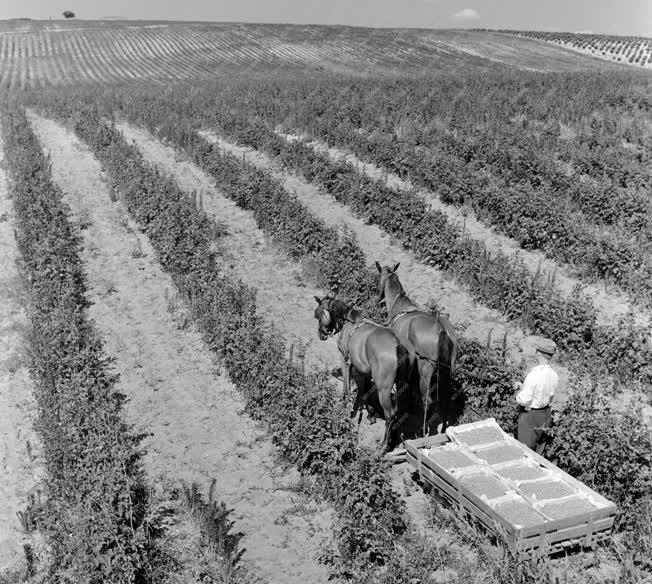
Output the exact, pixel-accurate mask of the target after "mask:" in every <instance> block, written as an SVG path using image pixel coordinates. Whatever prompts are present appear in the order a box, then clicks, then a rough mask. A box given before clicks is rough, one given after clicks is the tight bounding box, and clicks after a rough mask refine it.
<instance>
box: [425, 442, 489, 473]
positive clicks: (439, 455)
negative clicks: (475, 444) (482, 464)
mask: <svg viewBox="0 0 652 584" xmlns="http://www.w3.org/2000/svg"><path fill="white" fill-rule="evenodd" d="M428 458H430V459H431V460H434V461H435V462H436V463H437V464H439V465H440V466H443V467H444V468H445V469H447V470H451V469H454V468H465V467H467V466H474V465H476V464H477V462H476V461H474V460H471V459H470V458H469V457H468V456H467V455H466V454H464V453H463V452H460V450H459V449H458V448H457V447H448V448H432V449H431V450H430V451H429V452H428Z"/></svg>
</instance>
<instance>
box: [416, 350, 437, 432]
mask: <svg viewBox="0 0 652 584" xmlns="http://www.w3.org/2000/svg"><path fill="white" fill-rule="evenodd" d="M417 366H418V368H419V392H420V394H421V403H422V404H423V428H422V431H423V435H424V436H427V435H428V428H429V426H430V420H428V410H429V409H430V390H431V385H432V378H433V375H434V372H435V368H434V366H433V364H432V363H431V362H430V361H428V360H427V359H419V360H418V364H417Z"/></svg>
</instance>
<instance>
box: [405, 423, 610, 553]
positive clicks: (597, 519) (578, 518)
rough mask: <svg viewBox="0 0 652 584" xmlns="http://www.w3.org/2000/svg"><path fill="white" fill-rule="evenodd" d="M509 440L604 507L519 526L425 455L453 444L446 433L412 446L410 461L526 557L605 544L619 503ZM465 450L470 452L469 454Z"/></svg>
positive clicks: (443, 492)
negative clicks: (612, 501)
mask: <svg viewBox="0 0 652 584" xmlns="http://www.w3.org/2000/svg"><path fill="white" fill-rule="evenodd" d="M506 440H507V442H508V443H510V442H511V443H516V444H518V446H519V447H522V448H523V449H524V451H525V452H526V455H527V457H528V458H529V459H531V460H534V461H535V462H537V463H539V464H540V465H541V466H543V467H544V468H546V469H549V470H551V471H553V472H554V475H556V476H558V477H560V478H562V479H563V480H565V481H566V482H568V483H570V484H571V485H572V486H574V487H575V488H577V490H578V491H579V492H581V493H583V494H586V495H590V498H591V500H592V502H596V503H597V504H598V505H599V508H596V509H595V511H588V512H584V513H582V514H576V515H574V516H572V517H568V518H564V519H558V520H548V519H546V518H544V517H542V520H543V521H542V523H541V524H540V525H535V526H531V527H515V526H514V525H512V524H511V523H510V522H509V521H507V520H506V519H505V518H504V517H502V516H501V515H499V514H498V513H497V512H496V511H495V510H494V509H492V507H491V506H490V505H489V504H488V503H487V501H485V500H483V499H482V498H480V497H479V496H478V495H476V494H475V493H473V492H471V491H470V490H469V489H468V488H467V487H465V486H464V485H463V484H462V483H461V482H460V481H459V480H458V477H457V476H456V475H454V474H452V473H451V472H449V471H448V470H447V469H445V468H444V467H442V466H441V465H439V464H437V462H435V461H434V460H432V459H430V458H429V457H428V456H426V455H425V453H424V452H423V449H425V448H428V449H430V448H436V447H443V446H444V445H445V444H448V443H449V442H450V438H449V437H448V436H446V435H443V434H440V435H437V436H429V437H426V438H419V439H416V440H408V441H406V443H405V450H406V459H407V461H408V462H409V463H410V464H411V465H412V466H413V467H414V468H415V469H416V470H417V472H418V473H419V476H420V478H421V480H422V481H424V482H427V483H429V484H430V485H432V486H433V487H434V488H435V489H436V491H437V492H438V493H439V494H441V495H442V496H443V497H444V498H446V499H447V500H448V501H449V502H450V503H451V504H452V505H453V506H454V507H456V508H457V509H458V511H459V512H460V513H461V514H465V513H470V514H471V515H472V516H473V517H474V518H475V519H477V520H478V521H479V522H480V523H481V524H482V525H484V526H485V527H486V528H487V529H488V530H489V531H490V532H493V533H497V532H499V531H503V533H504V534H506V536H507V540H508V541H509V542H510V543H511V544H512V545H513V546H514V547H515V548H516V550H517V551H518V552H520V553H522V554H524V555H526V556H529V555H531V554H533V553H534V552H537V553H545V554H552V553H556V552H558V551H562V550H564V549H568V548H571V547H577V546H582V547H586V548H591V547H594V546H595V544H596V543H597V542H598V541H599V540H601V539H603V538H605V537H607V536H608V535H609V533H610V531H611V528H612V526H613V522H614V518H615V514H616V506H615V505H614V504H613V503H611V502H610V501H608V500H607V499H605V498H604V497H602V496H600V495H599V494H598V493H595V492H594V491H592V490H591V489H589V488H588V487H587V486H586V485H584V484H583V483H581V482H580V481H578V480H576V479H574V478H573V477H571V476H570V475H568V474H567V473H565V472H563V471H562V470H561V469H559V468H558V467H556V466H555V465H554V464H552V463H551V462H550V461H548V460H546V459H545V458H543V457H542V456H540V455H538V454H537V453H536V452H533V451H532V450H530V449H529V448H527V447H526V446H525V445H523V444H521V443H520V442H517V441H516V440H515V439H513V438H512V437H511V436H507V435H506ZM462 451H463V452H464V450H462ZM466 453H467V452H465V454H466ZM474 468H475V467H474ZM480 468H483V467H480ZM526 500H527V499H526ZM528 502H529V501H528Z"/></svg>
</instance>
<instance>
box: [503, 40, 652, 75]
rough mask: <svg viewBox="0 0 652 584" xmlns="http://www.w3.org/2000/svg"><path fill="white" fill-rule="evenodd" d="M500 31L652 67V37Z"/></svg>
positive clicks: (603, 57) (610, 58) (609, 58)
mask: <svg viewBox="0 0 652 584" xmlns="http://www.w3.org/2000/svg"><path fill="white" fill-rule="evenodd" d="M498 32H503V33H507V34H511V35H516V36H520V37H527V38H532V39H539V40H542V41H547V42H549V43H555V44H557V45H560V46H562V47H566V48H568V49H572V50H574V51H579V52H581V53H584V54H587V55H592V56H594V57H599V58H600V59H607V60H610V61H617V62H619V63H624V64H627V65H634V66H637V67H644V68H646V69H652V39H649V38H645V37H636V36H613V35H605V34H587V33H573V32H536V31H515V30H500V31H498Z"/></svg>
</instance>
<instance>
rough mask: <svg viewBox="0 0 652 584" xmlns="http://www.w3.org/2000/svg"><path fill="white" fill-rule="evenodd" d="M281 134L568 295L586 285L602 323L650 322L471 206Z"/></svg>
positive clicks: (604, 288) (319, 144) (346, 153)
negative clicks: (442, 219)
mask: <svg viewBox="0 0 652 584" xmlns="http://www.w3.org/2000/svg"><path fill="white" fill-rule="evenodd" d="M279 135H280V136H282V137H284V138H285V139H286V140H288V141H296V140H302V141H305V143H306V144H307V145H308V146H310V147H311V148H314V149H315V150H316V151H318V152H321V153H324V154H327V155H328V156H329V157H330V158H331V159H332V160H336V161H345V162H348V163H349V164H352V165H353V166H355V167H356V168H357V169H358V170H359V171H360V172H363V173H365V174H366V175H367V176H369V177H370V178H374V179H378V180H381V181H383V182H386V183H387V185H388V186H389V187H392V188H395V189H397V190H400V191H407V192H416V193H417V194H418V195H419V196H420V197H421V198H423V200H424V201H425V202H426V203H428V204H429V205H430V207H431V209H433V210H435V211H440V212H442V213H444V214H445V215H446V216H447V217H448V218H449V220H450V221H451V222H452V223H453V224H455V225H459V226H460V228H462V229H463V230H464V233H465V234H466V235H468V236H470V237H472V238H473V239H475V240H477V241H481V242H482V243H483V244H484V246H485V247H486V248H487V250H488V251H490V252H492V253H496V252H502V253H504V254H505V255H507V256H509V257H513V256H516V255H517V254H518V256H519V257H520V258H521V259H522V260H523V262H524V264H525V266H526V267H527V268H528V270H529V271H530V272H531V273H532V274H535V273H537V271H541V272H542V273H543V274H545V275H547V276H553V275H554V278H555V282H556V284H557V287H558V288H559V289H560V290H561V291H562V293H564V294H565V295H570V294H571V292H572V291H573V288H574V287H575V286H577V285H578V284H580V285H582V287H583V291H584V293H585V294H586V295H587V296H589V297H590V298H591V300H592V301H593V305H594V306H595V308H596V313H597V316H598V322H600V323H601V324H613V323H614V322H615V321H616V320H617V319H618V318H619V317H621V316H623V315H625V314H626V313H627V312H628V311H630V310H634V311H635V314H636V317H637V320H638V321H639V322H648V323H649V316H648V315H646V314H644V313H643V312H642V311H640V310H636V309H635V308H634V307H633V305H632V303H631V302H630V301H629V300H628V299H627V297H626V296H625V295H623V294H620V293H619V292H618V291H617V290H616V289H615V287H613V286H608V285H607V284H585V283H584V282H582V281H580V280H579V279H578V278H576V277H575V276H574V275H573V269H572V267H571V266H568V265H559V264H558V263H556V262H555V261H554V260H550V259H548V258H546V257H545V255H544V254H543V253H542V252H541V251H539V250H526V249H522V248H521V247H520V246H519V244H518V242H517V241H515V240H514V239H512V238H510V237H507V236H505V235H501V234H500V233H498V232H497V231H496V230H495V229H493V228H492V227H489V226H487V225H485V224H484V223H482V222H481V221H480V220H479V219H477V218H476V216H475V213H474V212H473V210H472V209H470V208H468V207H465V208H464V209H460V208H458V207H455V206H453V205H448V204H446V203H443V202H442V201H441V200H440V199H439V197H438V196H437V195H436V194H435V193H433V192H432V191H428V190H424V189H417V188H415V187H414V185H412V184H411V183H410V182H409V181H406V180H403V179H401V178H400V177H399V176H398V175H397V174H395V173H393V172H388V171H387V170H386V169H383V168H381V167H379V166H377V165H375V164H373V163H370V162H367V161H363V160H360V159H359V158H358V157H357V156H356V155H355V154H353V153H351V152H349V151H348V150H345V149H341V148H336V147H334V146H329V145H328V144H326V143H325V142H322V141H319V140H309V139H307V138H305V137H304V136H301V135H297V134H284V133H281V134H279ZM607 286H608V287H607Z"/></svg>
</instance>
